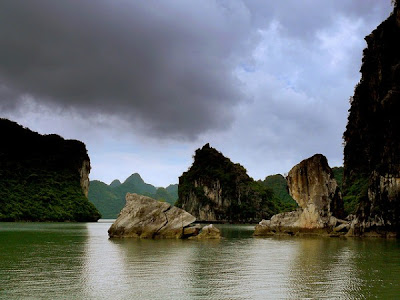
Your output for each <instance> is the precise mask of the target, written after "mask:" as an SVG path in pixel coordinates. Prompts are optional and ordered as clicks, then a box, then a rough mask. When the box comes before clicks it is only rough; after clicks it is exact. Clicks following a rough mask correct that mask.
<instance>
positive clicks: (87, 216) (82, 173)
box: [0, 119, 100, 221]
mask: <svg viewBox="0 0 400 300" xmlns="http://www.w3.org/2000/svg"><path fill="white" fill-rule="evenodd" d="M0 132H1V135H2V143H1V146H0V221H97V220H98V219H99V218H100V214H99V212H98V211H97V209H96V208H95V207H94V205H93V204H92V203H90V202H89V200H88V199H87V195H88V190H89V172H90V159H89V156H88V154H87V151H86V147H85V144H83V143H82V142H80V141H76V140H64V139H63V138H61V137H60V136H58V135H55V134H51V135H40V134H38V133H36V132H33V131H31V130H29V129H28V128H24V127H22V126H20V125H18V124H17V123H15V122H12V121H9V120H7V119H0Z"/></svg>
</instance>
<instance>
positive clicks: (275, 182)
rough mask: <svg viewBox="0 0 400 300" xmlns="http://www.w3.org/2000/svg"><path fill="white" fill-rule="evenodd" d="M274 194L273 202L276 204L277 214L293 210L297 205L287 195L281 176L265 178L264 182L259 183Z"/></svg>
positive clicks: (285, 183) (286, 187) (285, 182)
mask: <svg viewBox="0 0 400 300" xmlns="http://www.w3.org/2000/svg"><path fill="white" fill-rule="evenodd" d="M260 183H262V184H264V185H265V186H266V187H267V188H269V189H271V190H272V191H273V193H274V199H275V200H274V202H275V203H277V205H279V204H280V205H279V206H278V209H279V212H287V211H293V210H295V209H296V208H297V207H298V205H297V203H296V201H295V200H293V198H292V197H291V196H290V195H289V191H288V186H287V181H286V179H285V178H284V177H283V176H282V175H281V174H276V175H270V176H267V177H266V178H265V179H264V181H260Z"/></svg>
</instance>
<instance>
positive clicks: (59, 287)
mask: <svg viewBox="0 0 400 300" xmlns="http://www.w3.org/2000/svg"><path fill="white" fill-rule="evenodd" d="M109 226H110V223H88V224H75V223H73V224H57V223H56V224H55V223H52V224H44V223H40V224H38V223H25V224H24V223H12V224H10V223H2V224H1V225H0V298H1V299H321V298H326V299H337V298H340V299H365V298H374V297H378V298H395V297H397V296H398V294H399V291H400V254H399V253H400V251H399V250H400V245H399V242H397V241H386V240H374V241H371V240H352V239H350V240H343V239H329V238H253V237H252V230H253V226H238V225H232V226H230V225H217V226H220V228H221V231H222V233H223V235H224V236H226V238H224V239H222V240H221V241H181V240H155V241H153V240H133V239H121V240H109V239H108V237H107V229H108V228H109Z"/></svg>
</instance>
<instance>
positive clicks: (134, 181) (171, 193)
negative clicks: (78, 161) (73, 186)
mask: <svg viewBox="0 0 400 300" xmlns="http://www.w3.org/2000/svg"><path fill="white" fill-rule="evenodd" d="M128 192H129V193H136V194H139V195H145V196H149V197H152V198H154V199H157V200H160V201H165V202H168V203H170V204H172V205H173V204H174V203H175V201H176V200H177V199H178V185H177V184H171V185H169V186H168V187H167V188H163V187H160V188H156V187H155V186H153V185H151V184H148V183H146V182H144V180H143V179H142V177H141V176H140V175H139V174H138V173H134V174H132V175H131V176H129V177H128V178H127V179H126V180H125V181H124V182H123V183H121V181H119V180H118V179H115V180H113V181H112V182H111V184H110V185H108V184H106V183H104V182H101V181H99V180H93V181H90V187H89V196H88V197H89V200H90V201H91V202H92V203H93V204H94V205H95V206H96V207H97V209H98V210H99V211H100V212H101V214H102V216H103V218H105V219H114V218H116V217H117V216H118V214H119V212H120V211H121V209H122V208H123V207H124V206H125V195H126V193H128Z"/></svg>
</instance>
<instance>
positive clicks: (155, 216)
mask: <svg viewBox="0 0 400 300" xmlns="http://www.w3.org/2000/svg"><path fill="white" fill-rule="evenodd" d="M195 220H196V218H195V217H194V216H192V215H191V214H189V213H188V212H186V211H184V210H183V209H180V208H177V207H175V206H171V205H170V204H168V203H166V202H160V201H157V200H155V199H152V198H150V197H146V196H142V195H138V194H130V193H127V194H126V205H125V207H124V208H123V209H122V210H121V212H120V214H119V216H118V218H117V220H116V221H115V222H114V223H113V224H112V225H111V227H110V229H109V230H108V234H109V236H110V237H138V238H182V237H183V234H184V229H185V227H186V226H188V225H190V224H191V223H193V222H194V221H195Z"/></svg>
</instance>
